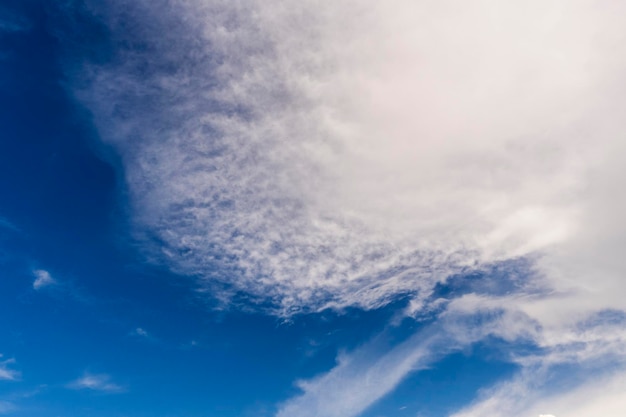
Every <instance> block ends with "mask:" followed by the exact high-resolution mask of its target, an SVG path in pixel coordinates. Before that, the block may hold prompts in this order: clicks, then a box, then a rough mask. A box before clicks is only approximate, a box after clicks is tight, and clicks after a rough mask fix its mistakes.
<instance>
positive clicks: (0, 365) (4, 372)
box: [0, 354, 20, 381]
mask: <svg viewBox="0 0 626 417" xmlns="http://www.w3.org/2000/svg"><path fill="white" fill-rule="evenodd" d="M0 359H2V354H0ZM13 364H15V359H5V360H0V381H1V380H5V381H17V380H18V379H20V372H19V371H16V370H14V369H11V366H12V365H13Z"/></svg>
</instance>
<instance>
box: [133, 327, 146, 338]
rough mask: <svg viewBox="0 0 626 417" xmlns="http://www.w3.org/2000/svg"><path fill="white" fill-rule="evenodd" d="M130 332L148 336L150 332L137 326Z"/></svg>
mask: <svg viewBox="0 0 626 417" xmlns="http://www.w3.org/2000/svg"><path fill="white" fill-rule="evenodd" d="M131 334H132V335H133V336H140V337H150V334H149V333H148V332H147V331H146V330H144V329H142V328H141V327H137V328H136V329H135V330H133V331H132V332H131Z"/></svg>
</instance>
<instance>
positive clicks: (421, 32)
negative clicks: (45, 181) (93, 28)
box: [79, 0, 626, 314]
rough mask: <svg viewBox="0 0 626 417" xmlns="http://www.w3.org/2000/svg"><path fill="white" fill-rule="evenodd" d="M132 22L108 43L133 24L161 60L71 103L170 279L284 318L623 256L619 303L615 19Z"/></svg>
mask: <svg viewBox="0 0 626 417" xmlns="http://www.w3.org/2000/svg"><path fill="white" fill-rule="evenodd" d="M120 7H121V9H123V10H124V14H122V13H120V14H116V11H115V10H114V9H113V11H111V12H110V14H109V15H107V16H105V18H104V19H105V21H107V22H108V23H109V25H110V27H111V29H112V33H113V36H119V37H124V36H129V35H127V34H124V33H123V32H122V31H118V30H117V29H118V28H127V27H128V25H124V24H122V23H123V22H122V19H124V18H128V16H131V17H130V18H131V19H136V21H135V22H133V26H134V27H135V28H136V29H135V31H134V32H133V34H132V36H135V37H139V38H141V39H142V40H144V41H146V42H148V43H149V44H150V45H151V48H145V50H146V51H150V52H149V53H150V56H147V55H143V53H142V52H140V51H134V50H133V51H127V52H126V53H124V52H122V53H121V55H120V60H119V61H117V62H116V64H115V65H111V66H107V67H92V68H90V71H91V72H90V74H92V76H93V78H92V81H93V83H92V84H91V87H90V89H88V90H83V91H81V92H79V95H80V96H81V97H82V98H83V99H84V101H85V102H86V103H87V104H88V105H89V106H90V107H91V108H92V109H93V110H94V112H95V118H96V122H97V124H98V127H99V128H100V131H101V134H102V136H103V138H104V140H105V141H107V142H108V143H110V144H112V145H114V146H115V147H116V149H117V150H118V151H119V153H120V154H121V156H122V160H123V162H124V167H125V172H126V178H127V181H128V184H129V189H130V196H131V204H132V206H133V210H134V214H135V216H134V218H135V224H136V226H137V231H138V235H141V236H151V237H154V238H156V239H157V241H158V244H155V245H154V247H152V250H153V251H152V253H151V256H154V259H157V260H159V261H164V262H166V263H167V264H168V265H169V266H170V267H171V268H172V269H173V270H175V271H177V272H181V273H184V274H189V275H196V276H200V277H202V279H203V280H204V282H205V283H207V285H210V283H211V282H215V281H222V282H226V283H227V284H229V285H232V286H234V289H235V290H243V291H245V292H247V293H248V294H251V295H253V296H258V297H261V298H263V299H266V298H270V299H272V300H273V301H275V302H276V303H278V304H279V307H278V308H279V310H280V311H281V312H282V314H289V313H290V312H294V311H300V310H302V309H305V310H306V309H313V310H317V309H322V308H325V307H329V306H331V307H332V306H337V307H341V306H345V305H360V306H363V307H365V308H373V307H376V306H378V305H381V304H384V303H385V302H387V300H389V299H390V298H391V297H393V296H394V295H395V294H397V293H400V292H417V291H420V290H423V291H428V289H429V288H432V286H433V285H434V284H435V283H436V282H437V281H440V280H442V279H445V277H446V276H448V275H449V274H450V273H451V272H454V271H458V270H460V269H461V268H466V267H468V266H475V267H480V265H483V264H485V263H489V262H494V261H498V260H504V259H510V258H512V257H517V256H524V255H528V254H531V253H534V252H537V251H541V252H544V253H546V254H548V256H546V258H544V261H543V263H542V266H543V267H545V268H546V269H547V268H549V267H554V268H555V269H557V270H558V271H560V272H558V273H561V274H569V272H568V271H569V267H568V265H570V264H569V261H571V260H576V261H577V263H584V265H588V266H589V267H590V268H592V267H593V266H594V265H595V264H596V263H597V262H598V259H599V258H598V257H609V258H608V259H607V262H606V263H605V265H606V267H607V268H609V269H608V270H607V271H605V274H604V276H603V277H602V278H601V279H602V282H603V283H604V284H605V287H606V289H607V291H606V293H605V292H602V295H607V294H608V293H620V294H623V292H624V291H623V288H622V286H621V284H620V283H621V281H620V280H618V279H616V278H615V277H616V276H619V274H621V272H622V271H623V270H624V269H622V265H621V264H620V259H621V257H620V256H619V255H618V254H619V253H621V251H620V250H619V249H618V248H621V247H623V245H622V244H621V243H619V242H621V240H620V239H621V236H623V235H624V234H623V231H624V224H623V223H624V222H623V221H622V220H621V218H620V217H619V213H621V212H623V210H622V208H623V207H622V206H623V205H624V204H622V203H625V202H626V200H625V201H624V202H622V201H621V200H622V199H620V198H617V199H616V200H612V199H613V197H616V193H615V190H614V188H615V187H616V186H617V184H619V183H620V182H619V179H620V178H623V177H624V164H623V163H622V159H621V155H623V150H624V149H623V148H624V145H623V143H624V141H619V140H616V139H615V138H617V137H619V135H621V132H622V131H623V128H624V126H623V118H622V117H621V114H622V113H623V110H624V105H625V104H626V100H625V99H624V98H623V97H624V96H623V95H622V94H617V93H614V92H615V91H620V88H621V85H622V84H623V83H622V75H621V74H623V69H624V64H625V60H624V56H623V54H620V53H617V52H616V51H619V50H620V49H619V45H621V41H622V40H623V37H624V29H623V25H622V19H621V18H620V17H621V16H624V9H623V6H621V5H619V4H617V3H611V4H606V5H604V6H598V5H597V4H596V3H595V2H591V1H585V0H579V1H575V2H571V1H564V0H550V1H547V2H546V1H538V0H534V1H529V2H523V3H519V2H497V3H496V2H492V1H487V0H483V1H477V2H472V3H466V2H460V1H456V0H446V1H443V2H436V3H432V2H414V1H408V0H406V1H400V2H398V3H394V5H393V6H390V5H389V4H387V3H380V2H373V1H372V2H367V1H366V2H354V1H350V0H344V1H339V2H332V3H327V4H324V5H320V4H319V3H318V2H308V1H304V2H299V3H298V6H297V7H296V6H293V7H285V6H284V5H283V4H282V3H280V2H271V1H270V2H267V1H264V2H252V3H250V4H247V5H246V6H245V7H243V6H241V5H239V3H236V2H224V1H219V0H215V1H209V2H206V1H202V2H201V1H187V2H183V3H179V4H177V5H176V6H171V5H170V6H168V9H167V12H165V11H163V10H161V9H160V6H159V4H158V3H157V4H154V2H133V4H132V5H129V4H126V5H120ZM121 9H120V10H121ZM127 11H128V12H127ZM124 16H126V17H124ZM192 52H193V53H192ZM146 64H148V65H147V66H146ZM139 68H141V71H140V70H139ZM612 187H613V188H612ZM605 215H607V216H608V217H606V216H605ZM603 224H606V227H604V228H598V226H599V225H603ZM611 236H613V237H615V239H613V240H611V242H613V241H614V242H615V243H616V244H617V245H613V243H611V244H608V243H607V244H606V248H608V249H609V250H608V251H607V250H604V246H602V245H603V243H602V242H604V240H605V238H606V237H611ZM592 237H593V239H591V238H592ZM596 244H598V245H600V246H593V247H590V246H589V245H596ZM580 255H583V256H580ZM584 265H583V266H584ZM572 269H573V268H572ZM583 269H584V268H583ZM583 269H580V270H581V271H582V270H583ZM592 270H593V268H592ZM577 271H578V270H577ZM568 279H569V278H568ZM588 279H590V278H589V276H588V275H584V276H581V277H580V278H579V279H578V280H576V279H575V277H572V278H571V280H570V281H571V282H569V284H572V285H577V286H579V287H580V286H584V285H586V283H587V282H588V281H587V280H588ZM593 279H594V280H595V279H596V277H594V278H593ZM615 290H618V291H615ZM623 299H624V297H618V296H613V300H612V303H613V304H614V305H615V306H620V308H621V307H622V306H623V304H622V301H621V300H623Z"/></svg>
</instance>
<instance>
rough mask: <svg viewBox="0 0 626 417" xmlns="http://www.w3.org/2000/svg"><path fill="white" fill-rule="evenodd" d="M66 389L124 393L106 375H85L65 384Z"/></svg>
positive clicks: (121, 388)
mask: <svg viewBox="0 0 626 417" xmlns="http://www.w3.org/2000/svg"><path fill="white" fill-rule="evenodd" d="M67 387H68V388H70V389H74V390H91V391H100V392H108V393H117V392H123V391H124V388H123V387H122V386H120V385H117V384H115V383H113V382H111V377H110V376H109V375H107V374H91V373H85V374H84V375H83V376H82V377H80V378H78V379H76V380H75V381H72V382H70V383H69V384H67Z"/></svg>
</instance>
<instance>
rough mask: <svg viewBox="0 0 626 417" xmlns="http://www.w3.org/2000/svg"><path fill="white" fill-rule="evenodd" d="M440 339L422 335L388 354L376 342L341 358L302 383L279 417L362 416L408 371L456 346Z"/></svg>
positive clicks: (414, 337)
mask: <svg viewBox="0 0 626 417" xmlns="http://www.w3.org/2000/svg"><path fill="white" fill-rule="evenodd" d="M441 339H443V337H442V335H441V334H437V333H436V332H432V331H425V332H420V333H418V334H416V335H414V336H413V337H411V338H409V339H408V340H407V341H405V342H403V343H402V344H400V345H398V346H396V347H395V348H393V349H392V350H390V351H388V352H384V351H383V350H382V349H381V346H379V345H380V343H377V342H376V340H374V341H372V342H370V343H369V344H367V345H365V346H363V347H361V348H360V349H358V350H357V351H356V352H352V353H351V354H349V355H348V354H346V355H342V356H340V357H339V358H338V364H337V366H336V367H335V368H333V369H332V370H331V371H329V372H328V373H326V374H323V375H321V376H318V377H317V378H314V379H313V380H309V381H300V382H299V383H298V385H299V387H300V388H301V389H302V391H303V393H302V394H301V395H299V396H296V397H294V398H292V399H290V400H289V401H287V402H285V403H284V404H282V405H281V406H280V407H279V411H278V412H277V414H276V416H277V417H295V416H298V417H314V416H325V417H351V416H356V415H359V414H360V413H361V412H363V411H364V410H365V409H367V408H368V407H369V406H370V405H372V404H373V403H375V402H376V401H378V400H379V399H381V398H382V397H383V396H384V395H386V394H387V393H388V392H390V391H391V390H392V389H393V388H395V387H396V386H397V385H398V384H399V383H400V382H401V381H402V379H404V377H406V375H407V374H408V373H409V372H411V371H416V370H418V369H423V368H425V367H427V366H428V365H430V364H431V363H432V362H433V361H434V359H436V358H437V357H441V356H442V355H444V354H445V353H447V352H449V350H450V349H452V348H453V347H454V343H451V344H450V345H449V346H446V347H444V346H442V344H441ZM437 348H439V349H440V351H438V352H437ZM435 352H436V353H435Z"/></svg>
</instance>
